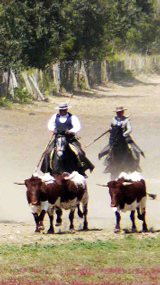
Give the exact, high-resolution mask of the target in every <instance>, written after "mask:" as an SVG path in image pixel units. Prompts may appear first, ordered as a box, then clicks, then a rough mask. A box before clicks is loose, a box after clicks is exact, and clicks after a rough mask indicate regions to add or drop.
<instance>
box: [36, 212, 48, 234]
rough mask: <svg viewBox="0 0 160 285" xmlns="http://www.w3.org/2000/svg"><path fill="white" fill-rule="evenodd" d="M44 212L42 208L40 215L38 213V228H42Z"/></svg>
mask: <svg viewBox="0 0 160 285" xmlns="http://www.w3.org/2000/svg"><path fill="white" fill-rule="evenodd" d="M45 214H46V211H45V210H42V211H41V213H40V215H39V226H38V228H39V230H40V231H41V230H44V224H43V221H44V216H45Z"/></svg>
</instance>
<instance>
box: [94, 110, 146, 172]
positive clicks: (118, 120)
mask: <svg viewBox="0 0 160 285" xmlns="http://www.w3.org/2000/svg"><path fill="white" fill-rule="evenodd" d="M125 110H126V109H124V108H123V107H117V108H116V116H115V117H113V119H112V122H111V127H110V138H109V144H108V145H107V146H106V147H105V148H104V149H103V150H102V151H101V152H100V153H99V154H98V158H99V159H101V158H102V157H103V156H104V155H106V159H105V165H106V166H107V167H106V169H105V172H108V170H109V168H110V164H111V153H112V149H113V147H114V146H116V147H117V153H118V147H119V146H118V145H117V144H116V141H115V140H116V139H117V137H116V135H117V134H118V133H120V131H121V132H122V140H123V141H124V144H125V143H126V145H127V148H128V152H130V154H131V155H130V158H131V160H132V161H133V163H129V164H130V165H131V164H132V165H134V167H135V169H133V171H134V170H140V167H139V156H140V154H142V155H143V156H144V154H143V152H142V151H141V150H140V149H139V147H138V146H137V145H136V144H135V142H134V141H133V139H132V138H131V136H130V134H131V131H132V125H131V121H130V119H129V117H128V116H125V115H124V111H125ZM122 140H121V141H122ZM117 143H118V142H117ZM121 152H122V148H121ZM117 153H116V155H117ZM119 157H121V159H122V157H123V153H121V155H120V156H119ZM123 159H124V158H123ZM117 160H118V159H117ZM123 165H124V164H123ZM126 167H127V166H126ZM134 167H133V168H134ZM130 169H131V168H130ZM130 169H128V171H129V170H130Z"/></svg>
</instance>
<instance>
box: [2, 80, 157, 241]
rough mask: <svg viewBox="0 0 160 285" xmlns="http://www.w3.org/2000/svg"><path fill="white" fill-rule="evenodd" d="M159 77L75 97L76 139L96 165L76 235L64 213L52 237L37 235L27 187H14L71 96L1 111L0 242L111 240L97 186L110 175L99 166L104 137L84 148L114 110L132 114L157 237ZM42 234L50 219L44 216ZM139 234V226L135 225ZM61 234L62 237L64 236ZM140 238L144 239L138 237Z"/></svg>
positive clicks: (105, 200) (102, 191)
mask: <svg viewBox="0 0 160 285" xmlns="http://www.w3.org/2000/svg"><path fill="white" fill-rule="evenodd" d="M159 90H160V76H155V75H154V76H153V75H152V76H148V77H147V76H146V77H144V76H143V77H139V78H137V80H135V81H134V83H131V82H126V83H125V84H124V83H123V84H119V85H115V84H111V83H110V84H109V85H108V86H106V87H98V86H97V88H95V89H92V90H91V91H89V92H83V93H79V94H76V95H74V96H73V98H72V99H71V102H70V105H72V109H71V111H72V113H74V114H76V115H78V116H79V118H80V120H81V124H82V130H81V131H80V133H79V135H80V137H81V143H82V146H83V149H84V150H85V151H86V153H87V156H88V158H90V160H91V161H92V162H93V163H94V164H95V166H96V167H95V170H94V171H93V173H91V174H90V173H88V179H87V181H88V189H89V214H88V219H89V228H90V231H88V232H87V233H84V232H82V231H80V229H81V227H82V221H81V220H80V219H78V218H76V221H75V225H76V229H77V232H76V233H75V234H74V235H71V234H68V228H69V221H68V211H65V212H64V214H63V225H62V226H61V227H60V228H56V233H57V234H55V235H54V236H48V235H42V234H40V235H35V234H34V221H33V217H32V215H31V213H30V209H29V207H28V205H27V201H26V196H25V195H26V194H25V187H24V186H17V185H15V184H14V182H23V181H24V179H26V178H29V177H30V176H31V175H32V173H33V172H34V170H35V168H36V166H37V164H38V162H39V160H40V157H41V154H42V152H43V151H44V149H45V146H46V145H47V143H48V141H49V139H50V137H51V134H50V133H49V131H48V130H47V122H48V119H49V118H50V116H51V115H52V114H53V112H54V111H55V110H54V107H55V106H56V105H57V104H58V103H59V102H63V101H68V100H69V94H68V95H67V96H66V95H61V96H52V97H51V98H50V102H49V103H47V102H38V103H34V104H33V105H27V106H23V107H20V106H15V107H14V108H12V109H0V131H1V136H0V145H1V150H0V152H1V187H0V229H1V231H0V243H7V242H9V243H11V242H19V243H27V242H46V241H47V242H53V241H54V242H56V241H57V242H64V240H69V241H70V240H73V239H86V240H94V239H106V238H108V237H109V238H111V237H112V238H114V237H115V235H113V228H114V224H115V217H114V213H113V212H112V210H111V208H110V197H109V194H108V189H107V188H103V187H100V186H97V185H96V184H97V183H102V184H104V183H106V182H107V181H109V180H110V177H109V175H106V174H104V173H103V170H104V166H103V159H102V160H101V161H98V158H97V154H98V152H99V151H100V150H101V149H102V148H103V147H104V146H105V144H106V143H107V142H108V135H105V136H104V137H102V138H101V139H99V140H98V141H97V142H95V143H94V144H92V145H91V146H90V147H88V148H85V146H86V145H87V144H88V143H90V142H91V141H93V140H94V139H95V138H97V137H98V136H99V135H101V134H102V133H103V132H104V131H105V130H107V129H108V128H109V126H110V121H111V118H112V116H113V115H114V113H113V110H115V108H116V106H124V107H126V108H127V109H128V110H127V111H126V114H130V115H131V116H130V118H131V121H132V125H133V132H132V137H133V139H134V140H135V141H136V142H137V144H138V145H139V146H140V147H141V148H142V149H143V151H144V152H145V155H146V159H144V158H143V157H142V158H141V167H142V175H143V176H144V178H145V179H146V183H147V188H148V192H149V193H156V194H157V199H156V200H155V201H154V200H150V199H148V202H147V222H148V227H149V228H154V230H155V232H156V233H155V235H157V234H158V233H157V232H158V231H159V229H160V225H159V223H160V197H159V194H160V190H159V184H160V178H159V169H160V159H159V157H160V147H159V140H160V132H159V122H160V94H159ZM45 223H46V230H47V226H48V220H47V217H46V220H45ZM121 225H122V228H126V227H128V228H129V227H130V220H129V213H126V214H123V215H122V221H121ZM137 225H138V228H139V229H141V222H139V221H137ZM62 233H63V234H62ZM141 236H142V235H141Z"/></svg>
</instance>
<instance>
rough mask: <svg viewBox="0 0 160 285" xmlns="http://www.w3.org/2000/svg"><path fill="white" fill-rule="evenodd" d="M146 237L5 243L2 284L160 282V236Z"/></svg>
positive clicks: (1, 260)
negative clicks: (20, 243)
mask: <svg viewBox="0 0 160 285" xmlns="http://www.w3.org/2000/svg"><path fill="white" fill-rule="evenodd" d="M142 237H143V236H141V238H137V236H134V235H132V234H131V235H126V236H125V237H124V238H122V239H116V240H107V241H95V242H85V241H75V242H72V243H65V244H52V245H51V244H49V245H48V244H45V245H41V244H38V243H36V244H28V245H21V246H19V245H1V246H0V276H1V280H3V283H2V284H45V285H49V284H52V285H63V284H71V285H82V284H84V285H91V284H92V285H96V284H99V285H105V284H123V283H125V284H132V283H133V282H136V284H141V283H144V282H148V283H147V284H151V283H152V282H153V283H154V282H156V284H157V283H159V282H160V255H159V249H160V236H158V237H157V238H154V237H153V238H152V237H144V238H142ZM135 276H136V281H135ZM44 280H45V282H44ZM5 282H6V283H5ZM7 282H8V283H7ZM14 282H15V283H14ZM0 284H1V283H0ZM154 284H155V283H154Z"/></svg>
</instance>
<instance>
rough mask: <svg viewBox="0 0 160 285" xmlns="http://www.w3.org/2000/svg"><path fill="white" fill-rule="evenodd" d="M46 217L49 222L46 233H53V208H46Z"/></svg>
mask: <svg viewBox="0 0 160 285" xmlns="http://www.w3.org/2000/svg"><path fill="white" fill-rule="evenodd" d="M47 213H48V217H49V222H50V227H49V229H48V231H47V234H54V226H53V220H54V208H53V209H49V210H48V212H47Z"/></svg>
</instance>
